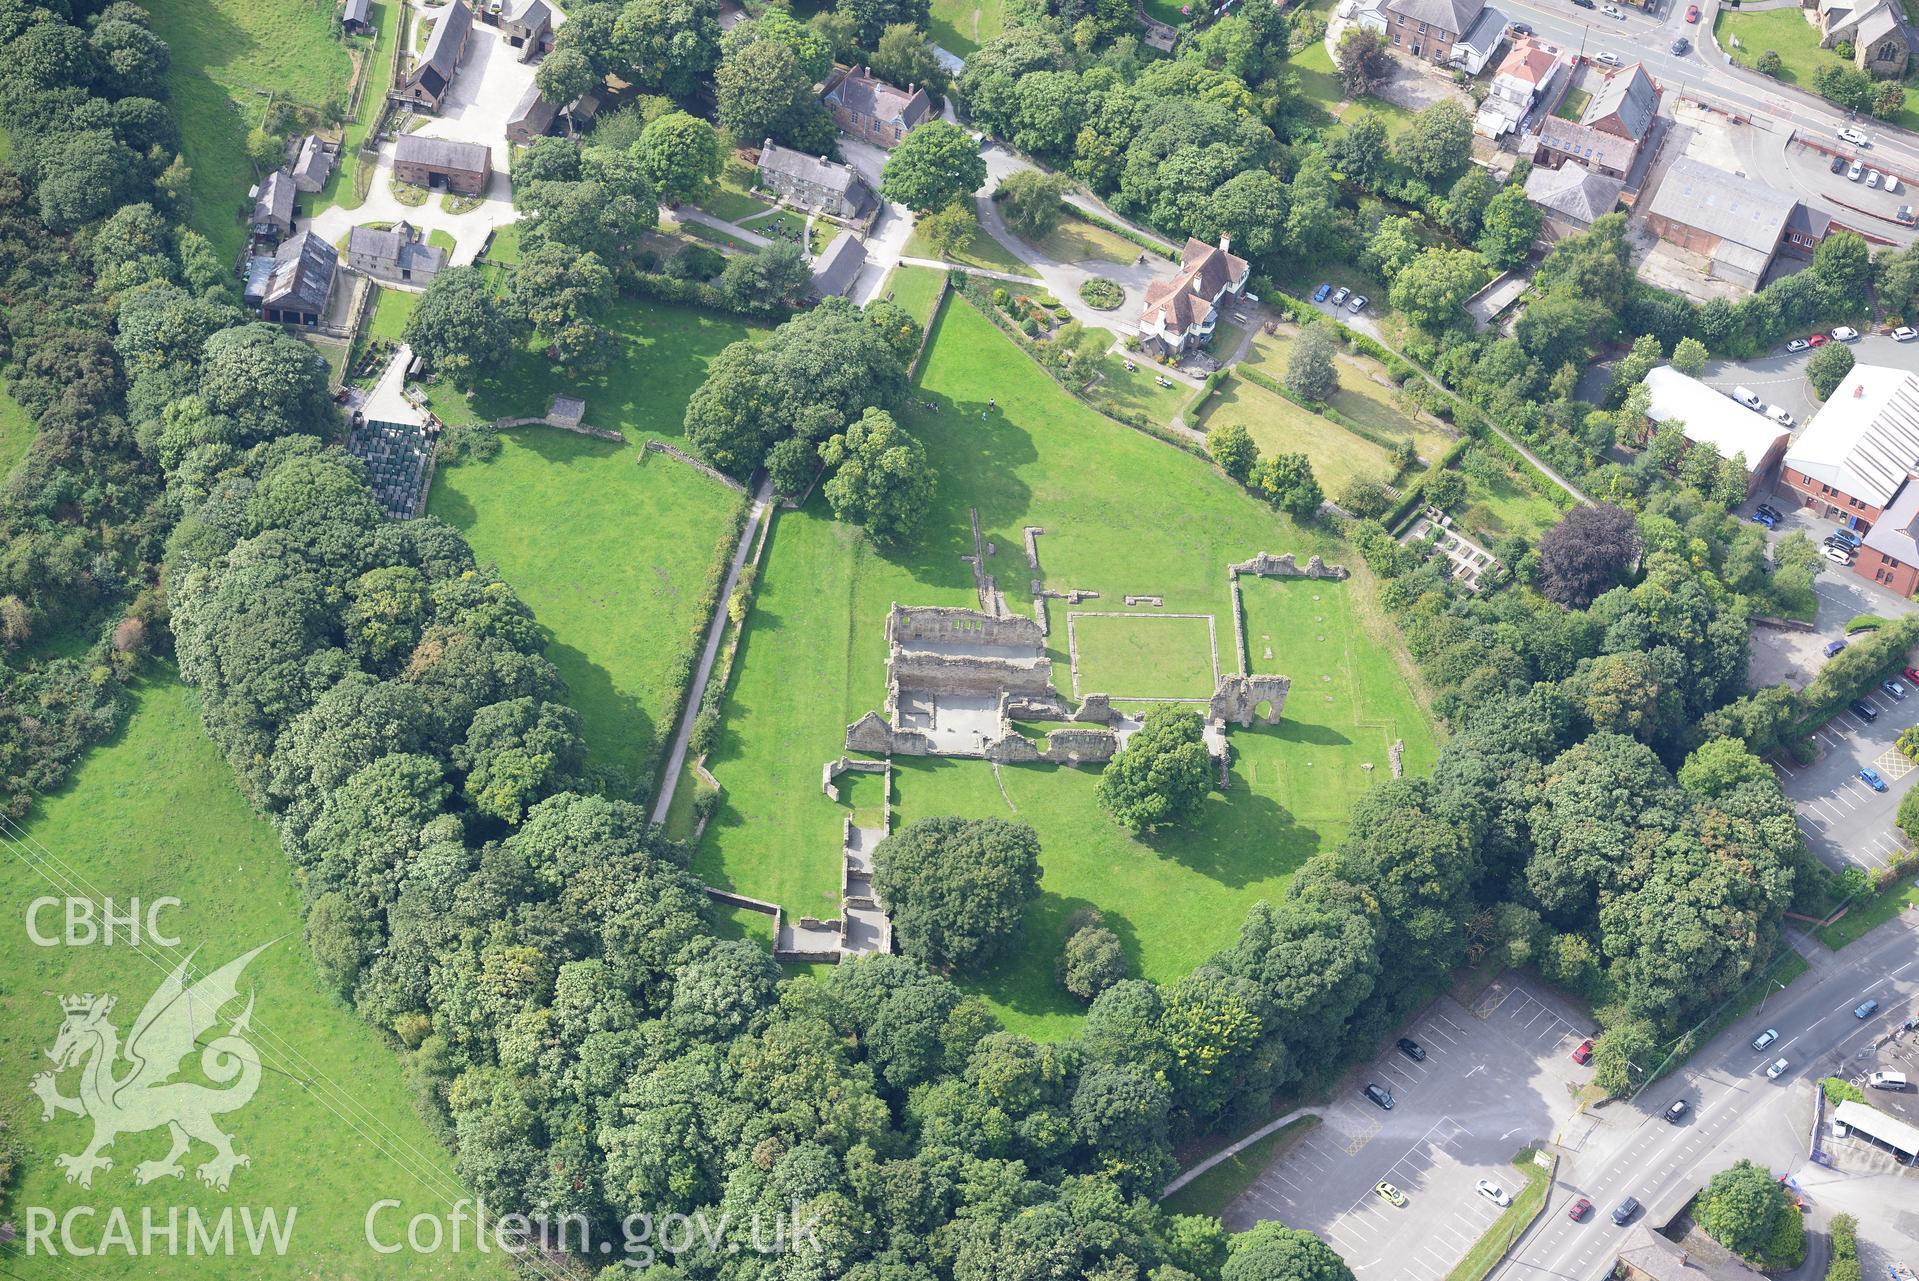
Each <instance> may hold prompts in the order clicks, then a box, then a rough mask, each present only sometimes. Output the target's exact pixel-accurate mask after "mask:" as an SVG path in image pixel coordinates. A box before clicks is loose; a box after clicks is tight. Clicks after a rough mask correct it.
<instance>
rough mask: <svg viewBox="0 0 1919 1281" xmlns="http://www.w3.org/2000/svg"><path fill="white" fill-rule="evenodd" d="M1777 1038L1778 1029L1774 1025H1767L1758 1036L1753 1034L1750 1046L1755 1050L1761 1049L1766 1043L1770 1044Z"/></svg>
mask: <svg viewBox="0 0 1919 1281" xmlns="http://www.w3.org/2000/svg"><path fill="white" fill-rule="evenodd" d="M1778 1039H1779V1029H1778V1028H1776V1027H1769V1028H1767V1029H1766V1030H1765V1031H1763V1032H1761V1033H1760V1034H1759V1035H1758V1036H1755V1037H1753V1038H1752V1048H1753V1049H1755V1050H1763V1049H1765V1048H1766V1047H1767V1046H1768V1045H1771V1044H1772V1043H1773V1042H1774V1041H1777V1040H1778Z"/></svg>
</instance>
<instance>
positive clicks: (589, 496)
mask: <svg viewBox="0 0 1919 1281" xmlns="http://www.w3.org/2000/svg"><path fill="white" fill-rule="evenodd" d="M388 296H391V292H390V293H389V295H388ZM612 327H613V328H614V329H615V330H616V331H617V332H618V333H619V335H620V338H621V347H622V349H621V352H620V355H619V356H618V357H616V358H615V360H614V361H613V362H612V364H611V366H610V367H609V369H608V371H607V372H606V373H605V374H603V375H600V376H597V377H596V378H594V379H592V380H590V381H588V382H585V383H584V385H580V384H575V385H576V386H578V387H579V390H580V391H582V392H583V394H584V395H585V396H586V399H587V421H588V422H590V423H592V424H593V425H595V426H599V427H609V428H614V429H616V430H618V431H620V432H622V433H624V434H625V436H626V438H627V440H628V442H629V443H628V444H626V445H619V444H614V443H612V442H610V441H603V440H596V439H593V438H591V437H585V436H576V435H573V434H571V433H567V432H561V431H556V430H553V429H551V428H545V427H528V428H521V429H518V430H515V431H510V432H506V433H503V440H502V445H501V450H500V454H499V456H498V457H497V458H495V459H494V460H492V461H491V462H487V463H466V464H462V465H460V466H457V467H449V468H444V469H442V470H441V471H440V473H439V475H438V476H437V477H436V478H435V480H434V485H433V493H432V496H431V498H430V499H429V500H428V507H427V510H428V511H429V513H431V514H432V515H435V516H438V517H440V518H442V519H444V520H446V521H449V522H450V523H452V524H453V525H455V526H457V527H458V528H459V529H461V530H462V531H464V532H465V534H466V535H467V538H468V539H469V540H470V541H471V542H472V544H473V549H474V551H475V553H477V554H478V555H479V556H480V557H481V559H483V560H488V561H492V562H493V563H495V564H497V565H498V566H499V568H500V572H501V573H502V574H504V575H505V576H506V579H507V581H508V582H510V583H512V584H513V587H514V589H515V590H516V591H518V592H519V593H520V596H521V597H522V598H523V599H524V600H525V601H526V603H527V605H528V606H529V607H531V609H532V610H533V613H534V616H535V617H537V618H538V619H539V620H540V623H541V625H542V626H544V627H545V628H546V629H547V630H548V632H549V634H550V640H549V642H548V645H547V656H548V657H549V658H551V659H552V660H553V662H554V665H555V666H557V667H558V668H559V669H560V674H561V675H562V676H564V677H565V678H566V681H567V685H568V687H569V688H570V689H571V690H572V694H573V703H574V706H576V707H577V708H579V710H580V715H581V718H582V720H583V722H584V729H585V731H586V740H587V744H588V746H589V747H590V748H591V749H592V751H593V755H594V759H595V760H596V761H598V762H599V763H602V764H605V765H610V766H612V767H614V768H616V769H618V770H620V771H621V772H622V774H623V775H625V776H626V777H627V779H628V780H629V781H630V782H633V783H636V784H637V783H641V782H644V781H645V780H642V779H639V778H637V777H636V776H635V768H636V766H638V765H639V764H640V763H641V762H642V761H643V759H644V757H645V755H646V753H647V752H648V751H649V750H650V749H651V748H652V745H653V743H654V741H655V739H656V737H657V736H658V735H660V734H662V733H663V732H664V730H665V727H664V726H662V725H661V724H660V722H661V721H662V719H664V718H670V717H671V716H672V715H673V711H674V709H673V708H671V707H668V706H667V702H668V697H669V695H670V694H671V692H672V687H673V679H674V675H675V671H676V669H677V666H678V662H679V656H680V654H681V653H683V652H684V650H685V649H686V647H687V646H688V645H690V644H691V643H692V639H691V638H692V637H693V635H694V633H695V632H696V631H697V630H698V628H699V627H700V626H701V624H702V621H703V620H702V618H701V616H700V613H699V610H698V609H697V608H696V607H697V606H698V604H699V602H700V596H701V594H702V592H703V590H704V588H705V584H706V577H705V576H706V572H707V569H708V568H709V566H710V565H711V564H712V559H713V549H714V547H715V546H716V544H717V541H718V540H719V539H720V538H722V537H724V536H725V535H726V533H727V532H728V528H729V522H728V516H729V514H730V513H731V512H733V511H734V510H736V509H737V507H738V506H739V504H740V503H741V502H742V501H744V500H743V499H742V497H741V496H740V495H739V494H738V493H736V492H735V491H733V490H731V489H728V488H727V487H726V486H724V485H721V484H720V483H719V482H718V481H715V480H712V479H710V478H708V477H706V476H702V475H701V474H699V473H698V472H696V471H694V470H693V469H692V468H690V467H687V466H686V465H685V464H683V463H679V462H675V461H673V460H671V459H669V458H667V457H665V456H664V455H660V454H645V453H642V452H641V451H640V450H638V449H636V448H634V446H636V445H638V444H639V443H640V441H641V440H642V439H644V438H646V437H649V436H651V437H664V438H669V439H675V438H678V437H679V436H680V435H681V418H682V415H683V414H684V413H685V410H686V401H687V398H688V397H689V396H691V395H692V393H693V389H694V388H695V387H697V386H698V385H699V382H700V379H701V378H702V377H704V375H705V369H706V363H707V362H708V361H709V360H711V359H712V357H713V356H714V355H716V354H717V353H718V352H719V350H720V348H722V347H724V346H725V345H726V344H727V343H729V342H731V341H733V340H735V339H737V338H741V337H744V336H745V335H746V334H747V333H748V332H749V331H748V330H747V329H746V327H745V326H744V325H742V324H739V323H736V322H729V321H725V320H719V319H715V318H713V317H711V316H707V315H704V314H702V313H698V312H694V311H692V310H690V309H687V308H682V307H672V306H666V305H663V304H654V303H640V302H626V303H622V304H621V305H620V307H619V308H618V310H617V311H616V313H615V315H614V317H613V319H612ZM567 386H568V384H566V383H564V382H563V381H561V380H559V379H558V378H556V377H553V376H552V375H551V374H550V373H549V372H548V371H547V369H546V365H545V361H544V358H542V357H539V356H537V355H535V354H534V353H532V352H522V353H521V354H520V356H519V357H517V358H516V359H515V360H514V361H513V362H512V363H511V364H509V365H508V367H507V369H506V370H505V371H504V372H503V373H502V375H501V376H500V377H499V378H497V379H495V380H493V381H491V382H489V383H486V384H484V385H483V386H482V388H481V390H480V392H479V393H478V394H477V395H476V396H475V398H474V403H475V405H476V406H477V407H478V409H479V410H480V411H481V412H480V413H478V414H477V415H476V414H475V413H474V410H473V409H470V408H467V407H466V406H465V404H464V402H463V401H461V400H460V399H459V398H458V397H457V395H454V394H451V393H448V394H446V397H445V398H446V399H449V400H451V401H452V402H453V404H454V405H456V406H458V407H460V408H463V409H467V415H468V416H469V417H473V416H478V417H483V418H486V419H489V420H490V419H492V418H495V417H507V416H515V417H517V416H531V415H537V414H541V413H544V412H545V410H546V407H547V402H548V400H549V399H550V398H551V396H552V393H553V392H554V391H556V390H561V389H563V388H565V387H567ZM436 403H437V402H436Z"/></svg>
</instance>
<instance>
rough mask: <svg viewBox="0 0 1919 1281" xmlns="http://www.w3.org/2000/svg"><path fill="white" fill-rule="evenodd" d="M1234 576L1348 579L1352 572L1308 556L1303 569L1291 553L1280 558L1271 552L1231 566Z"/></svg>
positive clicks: (1286, 553)
mask: <svg viewBox="0 0 1919 1281" xmlns="http://www.w3.org/2000/svg"><path fill="white" fill-rule="evenodd" d="M1230 569H1231V571H1232V572H1233V573H1234V574H1250V575H1252V576H1253V577H1254V578H1336V579H1337V578H1348V577H1351V575H1352V571H1351V570H1349V569H1347V568H1346V567H1345V566H1344V565H1328V564H1327V563H1326V562H1325V561H1322V560H1321V559H1320V558H1319V557H1317V556H1308V557H1307V558H1306V565H1305V567H1304V568H1301V567H1300V565H1299V563H1298V562H1297V561H1296V560H1295V559H1294V558H1293V554H1292V553H1291V552H1284V553H1282V554H1280V555H1278V556H1275V555H1273V553H1271V552H1261V553H1260V554H1259V555H1257V556H1255V557H1253V558H1252V559H1251V560H1243V561H1241V562H1239V564H1237V565H1233V566H1230Z"/></svg>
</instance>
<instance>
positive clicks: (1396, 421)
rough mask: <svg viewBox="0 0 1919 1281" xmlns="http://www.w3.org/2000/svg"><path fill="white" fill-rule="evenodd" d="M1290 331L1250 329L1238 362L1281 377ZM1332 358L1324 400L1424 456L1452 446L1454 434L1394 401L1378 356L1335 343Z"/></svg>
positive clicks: (1396, 391)
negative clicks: (1334, 383)
mask: <svg viewBox="0 0 1919 1281" xmlns="http://www.w3.org/2000/svg"><path fill="white" fill-rule="evenodd" d="M1296 336H1297V331H1296V330H1292V329H1282V330H1281V331H1280V332H1279V333H1276V334H1268V333H1260V334H1257V335H1255V336H1254V338H1253V345H1252V348H1251V350H1249V351H1248V352H1247V353H1246V360H1245V362H1244V363H1245V364H1246V366H1247V367H1248V368H1251V369H1257V370H1258V371H1259V372H1260V373H1262V374H1265V375H1266V376H1267V377H1268V378H1272V379H1275V380H1278V381H1282V382H1283V381H1284V380H1285V378H1286V360H1287V356H1288V353H1289V352H1290V351H1291V349H1292V343H1293V339H1294V338H1295V337H1296ZM1333 363H1334V365H1335V366H1337V369H1338V373H1339V390H1338V391H1337V392H1336V393H1334V395H1333V398H1332V400H1331V401H1330V402H1329V403H1330V404H1331V406H1332V408H1333V409H1335V410H1337V411H1338V412H1339V413H1340V414H1341V415H1343V416H1344V417H1346V418H1350V419H1351V420H1352V421H1354V422H1355V423H1358V424H1359V425H1360V426H1361V427H1363V428H1365V429H1366V430H1367V431H1370V432H1373V433H1375V434H1376V435H1379V436H1382V437H1385V438H1386V439H1389V440H1394V441H1398V440H1400V439H1406V438H1410V439H1411V440H1412V442H1413V448H1414V449H1415V450H1416V451H1418V453H1419V456H1420V457H1421V458H1424V459H1426V460H1427V461H1429V462H1431V461H1434V460H1436V459H1438V458H1439V457H1440V456H1441V455H1442V454H1444V453H1445V452H1446V451H1447V450H1448V449H1450V448H1452V445H1453V442H1454V439H1455V438H1454V437H1453V436H1452V435H1450V434H1449V433H1448V432H1447V431H1446V430H1445V429H1444V428H1442V427H1440V426H1439V425H1438V424H1437V423H1435V422H1433V421H1432V420H1431V419H1429V418H1427V417H1425V416H1424V415H1423V414H1418V413H1415V412H1414V411H1413V410H1412V408H1411V407H1410V406H1403V405H1401V404H1400V403H1399V399H1398V398H1399V389H1398V388H1397V387H1395V386H1394V385H1393V381H1392V379H1391V378H1390V377H1388V376H1387V373H1386V370H1385V369H1384V367H1382V366H1381V365H1380V363H1379V362H1378V361H1376V360H1374V359H1373V358H1372V357H1371V356H1367V355H1362V354H1360V353H1358V352H1353V351H1347V350H1344V349H1341V350H1340V351H1339V352H1338V354H1337V355H1336V356H1335V357H1334V359H1333Z"/></svg>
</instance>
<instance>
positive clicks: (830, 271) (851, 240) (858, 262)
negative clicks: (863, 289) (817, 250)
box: [813, 233, 866, 298]
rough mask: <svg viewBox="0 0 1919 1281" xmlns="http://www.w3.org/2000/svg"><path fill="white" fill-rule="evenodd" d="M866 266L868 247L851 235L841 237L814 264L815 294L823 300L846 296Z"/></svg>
mask: <svg viewBox="0 0 1919 1281" xmlns="http://www.w3.org/2000/svg"><path fill="white" fill-rule="evenodd" d="M865 265H866V246H865V245H863V244H861V243H860V238H859V237H858V236H855V235H852V234H850V233H849V234H847V235H843V236H841V237H840V238H839V239H838V240H835V241H834V242H833V243H832V244H830V245H828V246H827V247H826V252H825V253H823V254H821V255H820V256H819V258H818V260H816V261H815V262H814V263H813V292H814V293H817V294H818V295H819V296H820V297H822V298H828V297H832V296H833V295H835V294H840V295H843V294H845V293H846V291H847V290H849V289H851V288H852V287H853V282H854V281H855V280H857V279H859V274H860V268H862V267H864V266H865Z"/></svg>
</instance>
